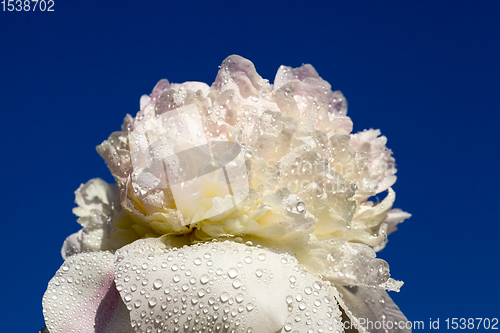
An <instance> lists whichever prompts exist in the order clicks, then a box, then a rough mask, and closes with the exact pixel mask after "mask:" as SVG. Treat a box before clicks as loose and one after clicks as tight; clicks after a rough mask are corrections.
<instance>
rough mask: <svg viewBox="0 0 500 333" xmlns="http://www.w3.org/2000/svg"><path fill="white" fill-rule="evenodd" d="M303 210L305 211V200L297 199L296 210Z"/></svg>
mask: <svg viewBox="0 0 500 333" xmlns="http://www.w3.org/2000/svg"><path fill="white" fill-rule="evenodd" d="M305 211H306V204H305V202H303V201H299V202H298V203H297V212H299V213H301V214H302V213H304V212H305Z"/></svg>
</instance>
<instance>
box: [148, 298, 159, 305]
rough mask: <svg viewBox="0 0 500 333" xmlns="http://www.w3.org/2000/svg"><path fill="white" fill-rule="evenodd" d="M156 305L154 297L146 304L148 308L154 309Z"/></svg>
mask: <svg viewBox="0 0 500 333" xmlns="http://www.w3.org/2000/svg"><path fill="white" fill-rule="evenodd" d="M156 303H157V301H156V298H154V297H152V298H151V299H150V300H149V302H148V304H149V306H150V307H154V306H155V305H156Z"/></svg>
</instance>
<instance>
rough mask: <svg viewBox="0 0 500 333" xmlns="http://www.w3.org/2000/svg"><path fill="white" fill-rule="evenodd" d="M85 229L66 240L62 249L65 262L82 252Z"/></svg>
mask: <svg viewBox="0 0 500 333" xmlns="http://www.w3.org/2000/svg"><path fill="white" fill-rule="evenodd" d="M82 243H83V229H80V230H78V231H77V232H75V233H74V234H71V235H70V236H68V237H67V238H66V240H65V241H64V243H63V246H62V248H61V256H62V257H63V259H64V260H66V259H67V258H69V257H71V256H72V255H74V254H77V253H80V252H82Z"/></svg>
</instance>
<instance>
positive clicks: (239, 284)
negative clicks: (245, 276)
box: [233, 279, 241, 289]
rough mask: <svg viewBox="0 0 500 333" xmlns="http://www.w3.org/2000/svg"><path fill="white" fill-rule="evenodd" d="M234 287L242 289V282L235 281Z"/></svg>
mask: <svg viewBox="0 0 500 333" xmlns="http://www.w3.org/2000/svg"><path fill="white" fill-rule="evenodd" d="M233 287H234V288H235V289H238V288H240V287H241V281H240V280H239V279H236V280H234V281H233Z"/></svg>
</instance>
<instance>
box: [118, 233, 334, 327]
mask: <svg viewBox="0 0 500 333" xmlns="http://www.w3.org/2000/svg"><path fill="white" fill-rule="evenodd" d="M172 240H173V239H172V238H164V239H146V240H140V241H137V242H134V243H133V244H131V245H128V246H126V247H124V248H123V249H121V250H119V251H117V253H116V264H115V267H116V270H117V274H116V277H115V282H116V284H117V288H118V290H119V291H120V295H121V297H122V299H123V300H124V302H125V303H126V305H127V308H128V309H129V311H130V315H131V320H132V326H133V327H134V328H135V329H136V331H137V332H162V331H163V330H164V329H165V328H167V327H168V329H170V330H176V329H178V330H185V331H189V332H194V331H198V330H207V329H212V330H213V331H214V332H215V331H218V330H220V329H222V330H224V331H232V332H259V333H275V332H279V331H281V330H283V332H290V331H291V330H294V329H295V330H299V331H301V332H302V331H304V332H305V331H307V330H308V329H314V331H315V332H316V331H319V330H318V329H319V327H321V328H323V329H324V330H326V329H327V327H339V324H340V315H341V313H340V311H339V308H338V305H337V303H336V301H335V297H334V295H335V293H336V291H335V289H334V288H333V287H330V286H328V285H326V284H325V283H323V282H321V281H320V279H318V278H316V277H315V276H313V275H312V274H309V273H307V272H305V271H303V270H302V269H301V268H300V267H299V266H298V262H297V260H296V259H295V258H294V257H292V256H290V255H287V254H279V253H275V252H272V251H269V250H265V249H262V248H256V247H253V246H247V245H244V244H238V243H234V242H229V241H226V242H220V243H219V242H216V243H213V242H212V243H202V244H198V245H192V246H189V247H183V248H180V249H173V250H172V249H169V248H170V247H171V245H172V243H171V242H172Z"/></svg>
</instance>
